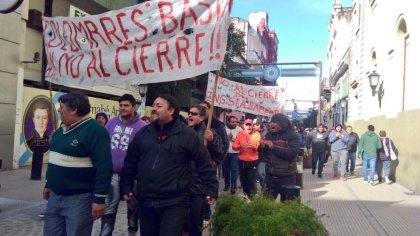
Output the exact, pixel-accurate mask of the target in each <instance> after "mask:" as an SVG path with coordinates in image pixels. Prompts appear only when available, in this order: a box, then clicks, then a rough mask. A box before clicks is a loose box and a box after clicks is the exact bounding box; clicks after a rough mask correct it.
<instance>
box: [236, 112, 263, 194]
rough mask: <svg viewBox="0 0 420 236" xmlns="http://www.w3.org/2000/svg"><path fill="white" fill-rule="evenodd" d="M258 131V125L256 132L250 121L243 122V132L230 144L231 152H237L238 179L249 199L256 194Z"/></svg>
mask: <svg viewBox="0 0 420 236" xmlns="http://www.w3.org/2000/svg"><path fill="white" fill-rule="evenodd" d="M259 129H260V126H259V125H258V130H257V129H253V127H252V120H251V119H247V120H245V122H244V130H243V131H241V132H240V133H239V134H238V136H237V137H236V140H235V142H233V144H232V148H233V150H236V151H239V178H240V179H241V183H242V187H243V190H244V193H245V194H246V195H247V196H248V197H249V198H252V197H253V195H254V194H256V193H257V186H256V181H257V165H258V145H259V142H260V140H261V134H260V132H259Z"/></svg>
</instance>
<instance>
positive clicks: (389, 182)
mask: <svg viewBox="0 0 420 236" xmlns="http://www.w3.org/2000/svg"><path fill="white" fill-rule="evenodd" d="M385 183H387V184H391V183H392V181H391V180H390V179H389V178H388V177H387V176H385Z"/></svg>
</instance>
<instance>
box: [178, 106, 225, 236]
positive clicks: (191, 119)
mask: <svg viewBox="0 0 420 236" xmlns="http://www.w3.org/2000/svg"><path fill="white" fill-rule="evenodd" d="M205 115H206V111H205V109H204V108H203V107H200V106H191V107H190V110H189V112H188V119H187V121H188V126H189V127H191V128H192V129H194V131H195V132H197V134H198V138H199V139H200V141H201V142H203V144H204V142H207V146H206V147H207V150H204V151H206V152H207V151H208V152H207V153H208V155H210V158H211V160H212V163H213V164H214V175H215V176H216V166H217V165H219V164H220V162H221V161H222V160H223V155H224V147H223V143H222V139H221V138H220V136H219V135H218V134H217V133H216V132H215V131H214V130H209V129H207V127H206V125H205V124H204V118H205ZM206 196H207V193H206V188H205V186H204V185H203V182H202V181H201V179H200V178H198V175H197V173H196V167H195V165H194V163H193V182H192V187H191V198H190V199H191V200H190V212H189V216H188V224H187V225H188V227H186V228H184V231H185V232H188V235H189V236H201V235H202V229H203V218H202V214H203V210H204V207H205V206H206V202H207V201H206Z"/></svg>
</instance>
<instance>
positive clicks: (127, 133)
mask: <svg viewBox="0 0 420 236" xmlns="http://www.w3.org/2000/svg"><path fill="white" fill-rule="evenodd" d="M145 125H146V123H144V122H143V121H142V120H141V119H140V115H139V114H137V112H136V100H135V99H134V97H133V95H131V94H124V95H122V97H121V98H120V99H119V115H118V116H117V117H114V118H112V119H111V120H110V121H109V122H108V123H107V124H106V125H105V128H106V130H107V131H108V133H109V137H110V139H111V155H112V169H113V171H114V173H113V175H112V179H111V184H110V187H109V188H110V189H109V193H108V196H107V197H106V199H105V204H106V207H105V215H104V216H103V217H102V220H101V222H102V224H101V233H100V235H101V236H105V235H112V231H114V226H115V219H116V216H117V211H118V205H119V203H120V186H119V185H120V173H121V170H122V167H123V164H124V158H125V155H126V154H127V148H128V145H129V144H130V142H131V141H132V140H133V138H134V135H135V134H136V133H137V132H138V131H139V130H140V129H141V128H143V127H144V126H145ZM137 208H138V207H137V201H136V199H135V198H134V197H133V198H131V199H130V200H129V201H127V218H128V224H129V227H128V231H129V233H135V232H137V230H138V213H137V212H138V209H137Z"/></svg>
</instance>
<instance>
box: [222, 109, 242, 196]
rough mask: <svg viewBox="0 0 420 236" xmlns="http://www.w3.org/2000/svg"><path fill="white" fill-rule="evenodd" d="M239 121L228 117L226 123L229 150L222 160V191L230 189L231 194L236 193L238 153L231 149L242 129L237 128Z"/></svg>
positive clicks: (233, 117)
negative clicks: (223, 180) (223, 185)
mask: <svg viewBox="0 0 420 236" xmlns="http://www.w3.org/2000/svg"><path fill="white" fill-rule="evenodd" d="M238 124H239V121H238V118H236V117H235V116H229V117H228V118H227V123H226V133H227V135H228V139H229V150H228V153H227V155H226V158H225V159H224V160H223V164H222V165H223V167H222V168H223V176H224V178H225V187H224V189H223V190H224V191H228V190H229V188H230V192H231V194H235V192H236V182H237V178H238V153H239V151H235V150H233V149H232V144H233V142H234V141H235V139H236V137H237V135H238V134H239V132H241V131H242V129H241V128H240V127H239V126H238Z"/></svg>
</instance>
